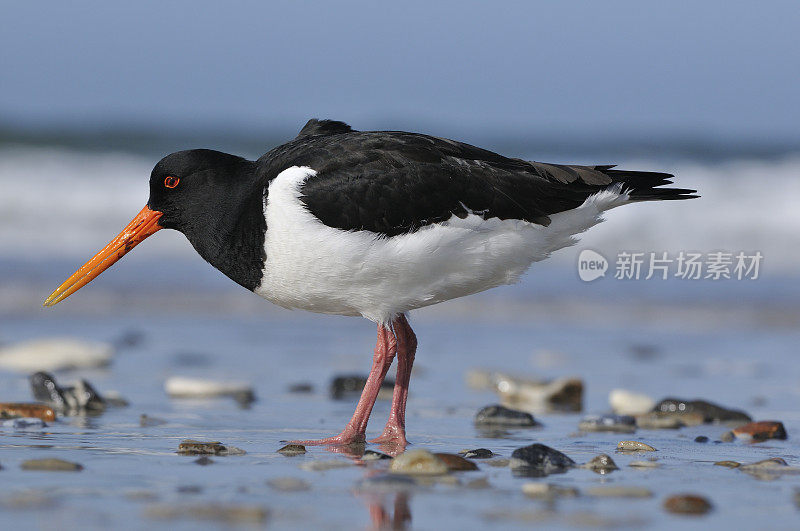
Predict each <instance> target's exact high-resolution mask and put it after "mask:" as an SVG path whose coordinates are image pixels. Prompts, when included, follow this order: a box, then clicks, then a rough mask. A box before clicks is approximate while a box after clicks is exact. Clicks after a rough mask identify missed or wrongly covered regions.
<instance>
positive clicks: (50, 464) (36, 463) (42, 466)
mask: <svg viewBox="0 0 800 531" xmlns="http://www.w3.org/2000/svg"><path fill="white" fill-rule="evenodd" d="M21 468H22V470H49V471H57V472H79V471H81V470H83V466H82V465H79V464H78V463H72V462H70V461H64V460H63V459H54V458H49V459H28V460H27V461H23V462H22V465H21Z"/></svg>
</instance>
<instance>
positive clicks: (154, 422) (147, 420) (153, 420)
mask: <svg viewBox="0 0 800 531" xmlns="http://www.w3.org/2000/svg"><path fill="white" fill-rule="evenodd" d="M166 423H167V421H166V420H164V419H160V418H157V417H151V416H150V415H145V414H144V413H142V414H141V415H139V426H141V427H142V428H148V427H152V426H163V425H164V424H166Z"/></svg>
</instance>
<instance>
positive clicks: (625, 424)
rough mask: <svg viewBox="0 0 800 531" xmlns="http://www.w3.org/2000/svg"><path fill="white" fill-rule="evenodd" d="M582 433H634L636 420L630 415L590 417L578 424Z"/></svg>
mask: <svg viewBox="0 0 800 531" xmlns="http://www.w3.org/2000/svg"><path fill="white" fill-rule="evenodd" d="M578 429H579V430H580V431H591V432H613V433H633V432H635V431H636V419H635V418H633V417H631V416H629V415H589V416H586V417H583V419H582V420H581V421H580V423H578Z"/></svg>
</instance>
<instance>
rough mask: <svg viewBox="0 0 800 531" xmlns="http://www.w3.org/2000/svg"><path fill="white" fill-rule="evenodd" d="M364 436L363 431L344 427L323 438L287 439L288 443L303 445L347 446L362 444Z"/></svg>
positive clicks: (364, 439)
mask: <svg viewBox="0 0 800 531" xmlns="http://www.w3.org/2000/svg"><path fill="white" fill-rule="evenodd" d="M365 441H366V437H365V436H364V433H362V432H358V431H356V430H354V429H350V428H349V426H348V427H347V428H345V429H344V430H343V431H342V433H340V434H339V435H335V436H333V437H325V438H324V439H311V440H307V441H289V443H290V444H302V445H305V446H349V445H353V444H364V442H365Z"/></svg>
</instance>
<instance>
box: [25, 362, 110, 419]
mask: <svg viewBox="0 0 800 531" xmlns="http://www.w3.org/2000/svg"><path fill="white" fill-rule="evenodd" d="M29 381H30V386H31V391H32V392H33V396H34V398H35V399H36V400H39V401H41V402H46V403H47V404H49V405H51V406H52V407H53V408H54V409H56V410H58V411H60V412H62V413H64V414H65V415H82V414H92V413H100V412H102V411H104V410H105V409H106V405H107V404H106V401H105V400H104V399H103V397H102V396H100V394H99V393H98V392H97V391H95V389H94V387H92V385H91V384H90V383H89V382H87V381H86V380H80V381H78V383H77V384H75V385H74V386H68V387H60V386H59V385H58V383H57V382H56V379H55V377H53V375H51V374H49V373H46V372H37V373H34V374H33V375H31V377H30V379H29Z"/></svg>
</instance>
